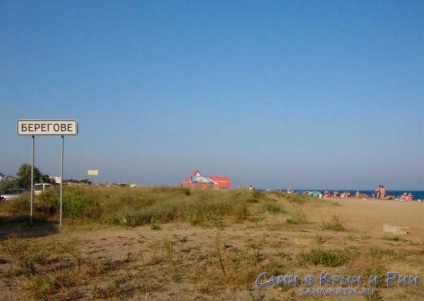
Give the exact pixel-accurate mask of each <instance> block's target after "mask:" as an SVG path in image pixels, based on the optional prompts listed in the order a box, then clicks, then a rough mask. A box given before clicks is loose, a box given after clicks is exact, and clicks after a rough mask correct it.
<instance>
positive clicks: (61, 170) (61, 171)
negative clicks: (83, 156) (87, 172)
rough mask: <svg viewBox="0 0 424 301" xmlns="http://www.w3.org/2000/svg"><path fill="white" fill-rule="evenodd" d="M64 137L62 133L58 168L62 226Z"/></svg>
mask: <svg viewBox="0 0 424 301" xmlns="http://www.w3.org/2000/svg"><path fill="white" fill-rule="evenodd" d="M64 144H65V138H64V137H63V135H62V155H61V169H60V226H62V204H63V154H64V150H65V147H64Z"/></svg>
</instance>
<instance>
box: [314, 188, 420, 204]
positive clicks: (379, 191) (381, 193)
mask: <svg viewBox="0 0 424 301" xmlns="http://www.w3.org/2000/svg"><path fill="white" fill-rule="evenodd" d="M320 197H325V198H350V197H352V196H351V193H350V192H349V191H344V192H342V193H339V191H338V190H334V191H333V193H331V192H330V190H328V189H326V190H325V191H324V194H323V195H321V196H320ZM354 198H356V199H377V200H399V201H412V200H413V199H414V196H413V195H412V194H411V193H409V194H408V193H406V192H405V193H404V194H402V195H401V196H399V197H395V196H393V195H387V192H386V188H385V187H384V186H383V185H378V186H377V188H376V189H375V191H374V193H373V194H372V195H368V194H362V193H360V192H359V190H357V191H356V192H355V195H354Z"/></svg>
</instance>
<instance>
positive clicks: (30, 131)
mask: <svg viewBox="0 0 424 301" xmlns="http://www.w3.org/2000/svg"><path fill="white" fill-rule="evenodd" d="M77 133H78V123H77V121H76V120H31V119H21V120H18V135H28V136H34V135H77Z"/></svg>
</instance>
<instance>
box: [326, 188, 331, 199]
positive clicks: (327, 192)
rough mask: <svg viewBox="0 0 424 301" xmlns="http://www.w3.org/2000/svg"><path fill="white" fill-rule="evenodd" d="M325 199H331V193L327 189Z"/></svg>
mask: <svg viewBox="0 0 424 301" xmlns="http://www.w3.org/2000/svg"><path fill="white" fill-rule="evenodd" d="M324 197H326V198H329V197H331V194H330V191H329V190H328V189H326V190H325V191H324Z"/></svg>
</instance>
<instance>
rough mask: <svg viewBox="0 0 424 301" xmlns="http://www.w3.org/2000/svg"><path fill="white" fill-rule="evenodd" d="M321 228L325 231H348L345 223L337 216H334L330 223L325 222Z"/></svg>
mask: <svg viewBox="0 0 424 301" xmlns="http://www.w3.org/2000/svg"><path fill="white" fill-rule="evenodd" d="M321 227H322V229H323V230H333V231H346V228H345V226H344V221H342V220H341V219H340V218H339V217H338V216H337V215H334V216H333V217H332V219H331V221H330V222H323V223H322V225H321Z"/></svg>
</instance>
